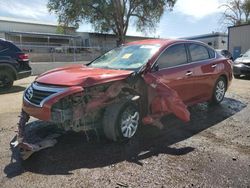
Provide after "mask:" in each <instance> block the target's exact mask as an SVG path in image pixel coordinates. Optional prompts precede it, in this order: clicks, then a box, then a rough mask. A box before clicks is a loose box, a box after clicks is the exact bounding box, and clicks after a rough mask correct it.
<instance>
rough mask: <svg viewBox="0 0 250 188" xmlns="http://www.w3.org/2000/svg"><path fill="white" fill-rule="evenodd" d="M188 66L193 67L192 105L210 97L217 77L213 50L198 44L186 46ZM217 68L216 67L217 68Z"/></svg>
mask: <svg viewBox="0 0 250 188" xmlns="http://www.w3.org/2000/svg"><path fill="white" fill-rule="evenodd" d="M188 52H189V55H190V61H191V62H190V64H192V65H193V70H194V71H193V78H194V80H193V86H194V88H193V99H192V103H197V102H203V101H206V100H209V99H210V98H211V97H212V93H213V88H214V84H215V81H216V79H217V77H218V75H217V73H218V72H217V71H216V67H217V64H218V62H217V60H216V58H215V52H214V50H212V49H210V48H208V47H206V46H204V45H202V44H199V43H190V44H188ZM217 68H218V67H217Z"/></svg>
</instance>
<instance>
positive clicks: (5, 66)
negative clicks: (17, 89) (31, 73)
mask: <svg viewBox="0 0 250 188" xmlns="http://www.w3.org/2000/svg"><path fill="white" fill-rule="evenodd" d="M0 70H7V71H9V72H10V73H11V75H12V76H13V79H14V80H16V79H17V71H16V70H15V69H14V68H13V66H11V65H9V64H8V63H1V64H0Z"/></svg>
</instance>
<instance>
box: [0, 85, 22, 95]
mask: <svg viewBox="0 0 250 188" xmlns="http://www.w3.org/2000/svg"><path fill="white" fill-rule="evenodd" d="M25 89H26V88H25V87H22V86H13V87H12V88H10V89H8V90H1V88H0V95H1V94H8V93H17V92H20V91H24V90H25Z"/></svg>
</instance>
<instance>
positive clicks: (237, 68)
mask: <svg viewBox="0 0 250 188" xmlns="http://www.w3.org/2000/svg"><path fill="white" fill-rule="evenodd" d="M233 73H234V75H242V74H243V75H250V66H247V65H244V64H235V65H234V66H233Z"/></svg>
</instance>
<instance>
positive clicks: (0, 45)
mask: <svg viewBox="0 0 250 188" xmlns="http://www.w3.org/2000/svg"><path fill="white" fill-rule="evenodd" d="M30 75H31V68H30V66H29V57H28V55H27V54H25V53H24V52H22V50H21V49H19V48H18V47H17V46H16V45H14V44H13V43H12V42H10V41H6V40H4V39H0V90H5V89H9V88H11V87H12V85H13V82H14V80H18V79H22V78H25V77H28V76H30Z"/></svg>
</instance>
